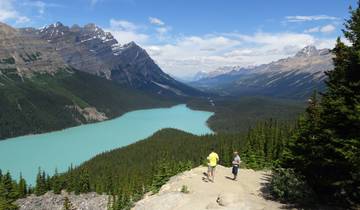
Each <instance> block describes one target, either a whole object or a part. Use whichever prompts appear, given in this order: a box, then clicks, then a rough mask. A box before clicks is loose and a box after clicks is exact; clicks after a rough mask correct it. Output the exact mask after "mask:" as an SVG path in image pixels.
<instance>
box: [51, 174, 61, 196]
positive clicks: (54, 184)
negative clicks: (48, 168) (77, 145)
mask: <svg viewBox="0 0 360 210" xmlns="http://www.w3.org/2000/svg"><path fill="white" fill-rule="evenodd" d="M51 189H52V190H53V192H54V193H55V194H60V193H61V190H62V183H61V180H60V176H59V173H58V170H57V169H55V174H54V176H53V177H52V178H51Z"/></svg>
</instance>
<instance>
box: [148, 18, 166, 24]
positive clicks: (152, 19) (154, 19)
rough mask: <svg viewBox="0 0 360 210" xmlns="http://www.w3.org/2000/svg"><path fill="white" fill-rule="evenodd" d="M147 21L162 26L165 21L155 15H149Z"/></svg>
mask: <svg viewBox="0 0 360 210" xmlns="http://www.w3.org/2000/svg"><path fill="white" fill-rule="evenodd" d="M149 22H150V23H151V24H153V25H158V26H163V25H165V23H164V22H163V21H162V20H160V19H159V18H156V17H149Z"/></svg>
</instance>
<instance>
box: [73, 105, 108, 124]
mask: <svg viewBox="0 0 360 210" xmlns="http://www.w3.org/2000/svg"><path fill="white" fill-rule="evenodd" d="M66 108H67V109H70V110H74V111H76V112H77V113H79V114H81V116H82V117H83V118H84V119H85V120H86V122H100V121H104V120H107V119H108V117H107V116H106V114H105V113H103V112H99V111H98V110H97V109H96V108H95V107H85V108H83V109H82V108H81V107H79V106H77V105H68V106H66ZM73 117H74V118H75V119H76V116H73ZM76 120H77V121H78V122H79V123H81V122H82V120H81V119H76Z"/></svg>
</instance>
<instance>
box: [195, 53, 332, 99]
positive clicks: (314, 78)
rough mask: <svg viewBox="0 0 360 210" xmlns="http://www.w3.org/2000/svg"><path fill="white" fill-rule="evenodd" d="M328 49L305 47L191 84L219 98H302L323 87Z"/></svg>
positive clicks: (329, 66)
mask: <svg viewBox="0 0 360 210" xmlns="http://www.w3.org/2000/svg"><path fill="white" fill-rule="evenodd" d="M332 57H333V56H332V54H331V52H330V50H328V49H320V50H318V49H316V47H314V46H307V47H305V48H304V49H302V50H300V51H299V52H298V53H296V55H294V56H293V57H289V58H285V59H280V60H278V61H274V62H271V63H269V64H263V65H259V66H255V67H250V68H240V67H234V68H233V70H232V71H229V72H227V73H224V74H220V75H217V76H215V77H207V78H204V79H200V80H198V81H195V82H193V83H191V84H192V85H193V86H195V87H198V88H200V89H203V90H207V91H212V92H217V93H220V94H222V95H271V96H281V97H291V98H303V97H307V96H308V95H309V94H311V93H312V92H313V91H314V90H315V89H317V90H322V88H323V87H324V83H323V82H324V79H325V78H326V75H325V71H328V70H331V69H332V68H333V63H332Z"/></svg>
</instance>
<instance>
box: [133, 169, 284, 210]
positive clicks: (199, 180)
mask: <svg viewBox="0 0 360 210" xmlns="http://www.w3.org/2000/svg"><path fill="white" fill-rule="evenodd" d="M206 170H207V168H206V167H197V168H194V169H192V170H190V171H187V172H184V173H182V174H179V175H177V176H174V177H172V178H171V179H170V181H169V182H168V183H167V184H165V185H164V186H163V187H162V188H161V190H160V192H159V193H158V194H155V195H149V196H145V198H144V199H143V200H141V201H139V202H137V203H136V205H135V207H134V208H133V210H203V209H224V210H225V209H226V210H238V209H246V210H252V209H255V210H256V209H284V208H286V206H285V205H284V204H281V203H278V202H274V201H271V200H266V199H265V198H264V197H263V195H262V194H263V193H262V191H261V190H262V188H263V186H264V184H265V183H266V182H267V180H268V178H269V173H268V172H264V171H254V170H250V169H240V171H239V176H238V180H237V181H233V180H231V179H230V178H231V177H232V174H231V168H226V167H223V166H217V168H216V176H215V182H214V183H212V182H207V180H206V179H205V177H206V176H205V175H204V172H206ZM183 186H187V188H188V190H189V193H182V192H181V189H182V187H183Z"/></svg>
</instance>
